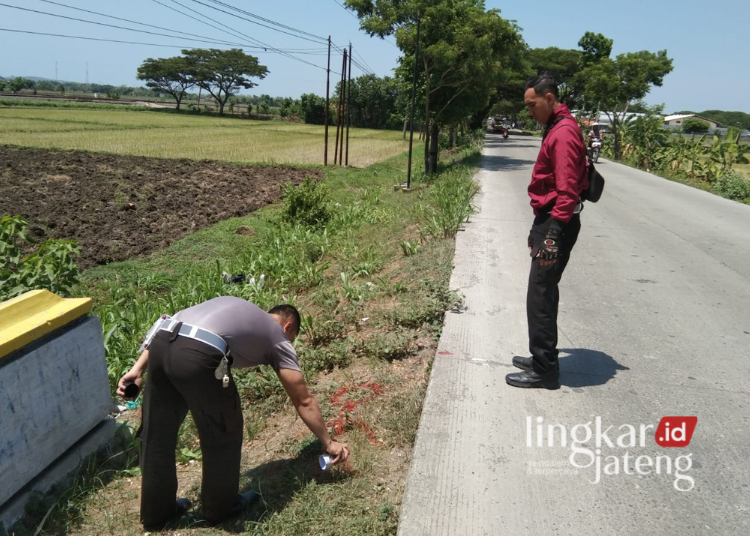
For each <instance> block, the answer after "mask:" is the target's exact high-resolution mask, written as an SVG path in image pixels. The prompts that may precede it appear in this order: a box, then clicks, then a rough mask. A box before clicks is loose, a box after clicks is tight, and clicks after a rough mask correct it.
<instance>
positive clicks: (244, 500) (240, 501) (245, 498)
mask: <svg viewBox="0 0 750 536" xmlns="http://www.w3.org/2000/svg"><path fill="white" fill-rule="evenodd" d="M259 498H260V494H259V493H258V492H256V491H246V492H245V493H238V494H237V501H236V502H235V503H234V506H232V509H231V510H229V513H228V514H227V517H234V516H238V515H240V514H241V513H242V512H244V511H245V509H246V508H247V507H248V506H250V505H251V504H252V503H254V502H255V501H257V500H258V499H259Z"/></svg>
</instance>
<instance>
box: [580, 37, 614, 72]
mask: <svg viewBox="0 0 750 536" xmlns="http://www.w3.org/2000/svg"><path fill="white" fill-rule="evenodd" d="M613 43H614V41H612V39H609V38H608V37H605V36H604V35H603V34H600V33H594V32H586V33H585V34H583V37H581V39H579V41H578V46H579V47H581V49H582V50H583V54H582V55H581V68H582V69H585V68H586V67H588V66H589V65H592V64H595V63H599V62H600V61H601V60H603V59H604V58H609V56H610V54H612V44H613Z"/></svg>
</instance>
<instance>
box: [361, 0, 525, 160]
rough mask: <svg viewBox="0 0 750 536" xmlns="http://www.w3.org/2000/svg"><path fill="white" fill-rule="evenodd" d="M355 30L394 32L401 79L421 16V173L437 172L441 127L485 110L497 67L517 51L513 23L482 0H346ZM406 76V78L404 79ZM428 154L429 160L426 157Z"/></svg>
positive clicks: (378, 33)
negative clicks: (425, 129) (424, 133)
mask: <svg viewBox="0 0 750 536" xmlns="http://www.w3.org/2000/svg"><path fill="white" fill-rule="evenodd" d="M346 5H347V7H349V8H350V9H352V10H353V11H355V12H356V13H357V15H358V16H359V18H360V28H362V29H363V30H364V31H365V32H367V33H368V34H370V35H376V36H378V37H385V36H386V35H391V34H395V36H396V44H397V45H398V47H399V48H400V49H401V50H402V52H403V53H404V55H403V56H402V57H401V58H400V63H401V65H402V67H404V68H403V69H399V70H398V71H397V72H398V73H401V76H404V73H407V72H409V71H410V68H413V67H412V66H413V65H414V51H415V47H416V33H417V32H416V23H417V14H419V15H420V18H421V31H420V44H419V48H420V51H419V58H418V65H419V68H420V71H421V73H420V80H419V82H418V83H419V86H420V88H421V91H420V92H421V93H422V97H423V98H422V105H423V107H424V117H425V120H426V121H427V122H428V123H429V125H430V128H429V134H428V137H427V140H426V144H427V142H428V141H429V140H430V139H431V140H432V143H431V144H430V145H429V151H426V155H425V156H426V160H425V170H426V171H427V172H434V171H435V170H436V169H437V137H438V134H439V128H440V125H441V124H442V125H455V123H456V121H458V120H461V119H464V118H468V117H469V116H471V115H472V114H473V113H474V112H476V111H477V110H482V109H485V108H487V107H488V106H489V101H490V97H491V95H492V94H493V92H494V91H495V85H496V83H497V81H498V78H499V73H500V70H501V68H502V63H503V61H504V60H505V58H506V57H507V55H508V53H509V52H511V51H513V50H515V49H516V48H521V47H522V43H523V42H522V40H521V38H520V35H519V29H518V27H517V26H516V25H515V23H513V22H511V21H507V20H505V19H502V18H501V17H500V15H499V13H500V12H499V10H490V11H485V9H484V1H483V0H452V1H450V2H448V1H441V2H436V1H434V0H377V1H374V0H346ZM409 78H411V75H409ZM428 154H429V156H428Z"/></svg>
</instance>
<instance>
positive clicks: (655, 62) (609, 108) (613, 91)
mask: <svg viewBox="0 0 750 536" xmlns="http://www.w3.org/2000/svg"><path fill="white" fill-rule="evenodd" d="M584 37H586V36H584ZM601 37H602V38H603V36H601ZM582 41H583V39H582ZM598 41H599V42H604V43H605V45H606V44H607V43H610V40H608V39H606V38H603V39H599V40H598ZM599 50H600V49H596V53H591V54H589V53H588V52H584V58H586V57H587V55H589V58H588V60H589V61H588V63H587V66H586V67H585V68H583V69H582V70H581V71H580V72H579V73H578V76H577V78H578V80H579V81H580V83H581V85H582V87H583V91H584V97H585V100H586V105H587V108H588V109H590V110H593V111H595V112H596V111H599V110H602V111H604V113H605V114H607V117H608V118H609V120H610V123H611V125H612V134H613V139H614V145H613V148H614V153H615V158H619V157H620V144H619V137H618V132H617V128H618V126H619V124H620V123H621V122H622V118H623V116H624V114H626V113H627V111H628V107H629V106H630V103H631V102H633V101H636V100H639V99H642V98H644V97H645V96H646V95H647V94H648V92H649V91H650V89H651V87H652V86H661V85H662V83H663V81H664V77H665V76H666V75H667V74H669V73H670V72H671V71H672V69H673V67H672V59H671V58H669V57H668V56H667V51H666V50H660V51H658V52H656V53H654V52H649V51H647V50H641V51H639V52H628V53H625V54H620V55H618V56H617V58H616V59H614V60H613V59H611V58H609V57H608V56H602V55H601V54H599ZM596 58H598V59H596Z"/></svg>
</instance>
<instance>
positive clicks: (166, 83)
mask: <svg viewBox="0 0 750 536" xmlns="http://www.w3.org/2000/svg"><path fill="white" fill-rule="evenodd" d="M194 75H195V73H194V69H193V67H192V65H191V64H190V62H189V61H188V59H187V58H185V57H182V56H177V57H174V58H159V59H154V58H147V59H146V60H145V61H144V62H143V64H142V65H141V66H140V67H138V75H137V78H138V80H145V81H146V86H147V87H149V88H151V90H153V91H154V92H156V93H167V94H169V95H172V97H173V98H174V99H175V101H176V102H177V111H179V110H180V103H181V102H182V98H183V97H184V96H185V92H186V91H187V90H188V89H190V88H191V87H193V86H194V85H195V84H196V80H195V76H194Z"/></svg>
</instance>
